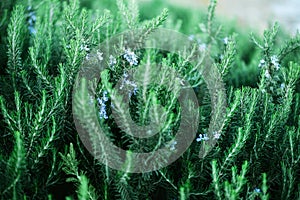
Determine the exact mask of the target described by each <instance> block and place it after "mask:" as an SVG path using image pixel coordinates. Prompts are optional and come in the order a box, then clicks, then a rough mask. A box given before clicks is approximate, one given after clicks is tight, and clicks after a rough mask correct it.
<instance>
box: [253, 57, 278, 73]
mask: <svg viewBox="0 0 300 200" xmlns="http://www.w3.org/2000/svg"><path fill="white" fill-rule="evenodd" d="M270 59H271V61H270V63H271V64H272V66H274V68H275V70H276V71H278V70H279V69H280V64H279V59H278V57H277V56H276V55H273V56H271V58H270ZM266 66H267V62H266V61H265V60H264V59H261V60H260V61H259V64H258V67H260V68H264V67H266Z"/></svg>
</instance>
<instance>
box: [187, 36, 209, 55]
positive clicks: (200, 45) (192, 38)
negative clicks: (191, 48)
mask: <svg viewBox="0 0 300 200" xmlns="http://www.w3.org/2000/svg"><path fill="white" fill-rule="evenodd" d="M188 39H189V40H190V41H196V42H197V44H198V50H199V51H200V52H204V51H205V50H206V48H207V45H206V44H205V43H203V42H202V41H201V39H199V38H198V39H197V38H196V36H195V35H190V36H189V37H188Z"/></svg>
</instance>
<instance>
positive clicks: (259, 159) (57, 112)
mask: <svg viewBox="0 0 300 200" xmlns="http://www.w3.org/2000/svg"><path fill="white" fill-rule="evenodd" d="M215 6H216V0H211V2H210V6H209V8H208V12H207V13H205V14H203V13H204V12H203V11H201V12H200V11H197V10H187V9H183V8H178V7H175V6H170V5H168V4H167V3H165V2H164V1H159V0H155V1H153V2H151V3H147V4H143V5H141V6H140V11H139V8H138V6H137V4H136V2H135V1H133V0H129V1H128V2H127V1H123V0H117V2H112V1H110V0H103V1H87V0H85V1H82V2H81V4H80V2H78V0H71V1H68V2H67V1H62V2H61V1H59V0H45V1H28V2H27V1H26V2H22V1H3V2H1V3H0V9H1V12H0V19H1V20H0V32H1V39H0V60H1V68H0V84H1V87H0V107H1V110H0V116H1V118H0V119H1V121H0V128H1V129H0V130H1V135H0V147H1V148H0V175H1V177H2V178H1V179H0V196H1V198H2V199H65V198H68V199H182V200H183V199H224V198H225V199H300V192H299V189H300V182H299V180H300V175H299V174H300V164H299V163H300V149H299V147H300V142H299V141H300V140H299V139H300V118H299V114H300V111H299V106H300V95H299V75H300V62H299V59H298V58H299V55H300V54H299V46H300V37H299V34H296V35H295V36H293V37H290V36H289V35H288V34H286V33H284V31H283V30H280V29H279V26H278V24H274V26H272V27H270V29H269V30H266V31H265V32H264V34H263V35H262V36H259V35H258V34H254V33H252V34H248V33H247V31H245V30H242V29H241V28H239V27H236V26H235V25H234V23H233V22H226V21H220V20H218V19H215V16H214V14H215V13H214V10H215ZM164 7H168V8H169V10H166V9H164ZM149 9H151V11H152V12H149ZM151 13H154V14H155V16H153V15H152V14H151ZM221 25H222V26H221ZM158 27H164V28H168V29H172V30H175V31H179V32H182V33H185V34H187V35H188V37H189V39H190V41H191V43H193V44H195V49H194V50H196V52H198V53H199V52H200V53H202V54H203V55H205V57H206V59H202V60H199V63H196V65H193V63H190V60H189V59H184V57H185V58H188V56H184V53H186V54H187V53H191V52H189V51H187V52H181V53H179V55H175V54H173V53H170V52H164V51H158V50H155V49H137V50H135V49H134V48H132V49H126V48H122V47H124V46H122V45H123V43H126V39H124V41H121V42H120V45H119V46H116V47H115V48H116V49H117V51H119V52H123V53H122V56H119V57H110V62H109V67H108V68H107V69H106V70H105V71H104V72H102V73H101V74H100V75H99V76H101V81H100V82H99V83H97V91H95V93H96V95H95V101H93V102H92V105H95V107H96V108H97V109H99V113H98V117H99V123H100V124H101V126H102V127H104V129H105V130H107V131H108V137H109V138H110V139H111V141H112V142H113V143H114V144H116V145H118V146H119V147H122V148H123V149H126V150H129V152H131V151H132V152H134V151H145V152H151V151H152V150H154V149H157V148H160V147H161V146H163V145H164V143H166V142H167V141H171V140H172V139H173V138H174V135H175V134H176V130H178V126H179V125H178V124H179V122H180V117H181V108H180V106H179V104H178V101H176V100H174V98H175V97H176V95H175V94H172V93H169V92H168V88H167V87H166V86H165V85H164V84H160V85H159V84H158V85H151V86H149V87H148V88H147V87H145V88H141V87H138V85H137V84H136V83H135V82H133V81H132V80H129V79H127V80H126V82H124V83H123V84H125V86H124V87H125V88H126V89H128V91H127V92H128V93H129V95H130V97H131V101H130V109H129V110H130V114H131V116H132V118H133V121H134V122H135V123H137V124H139V125H145V124H148V123H149V121H150V119H151V121H152V120H154V122H155V123H156V122H157V123H159V122H160V121H162V116H160V114H161V107H160V106H157V104H161V105H162V106H163V107H164V108H165V109H166V112H167V113H168V114H169V115H167V116H165V117H166V123H165V124H163V127H162V129H161V131H160V132H159V134H157V135H156V136H155V137H153V138H151V139H149V140H145V139H141V140H137V139H136V138H135V137H133V136H131V135H130V134H128V132H125V131H123V130H122V129H121V128H120V127H118V124H116V123H115V121H114V119H113V117H112V109H116V111H117V112H118V113H121V115H120V116H121V118H122V117H123V118H124V119H126V117H127V116H126V115H125V113H126V112H125V111H124V107H123V105H122V101H121V100H122V98H120V97H119V96H118V94H117V93H116V89H115V88H114V87H115V86H116V85H117V80H119V79H121V78H122V77H123V78H125V79H126V78H127V73H128V72H129V71H130V70H132V69H135V68H138V67H139V66H144V67H145V66H146V67H147V66H148V67H147V68H145V69H144V68H142V69H141V70H140V74H139V75H140V76H145V77H146V76H148V75H149V74H150V75H151V76H152V75H154V76H155V75H156V74H157V73H158V72H157V71H156V70H155V68H154V67H151V66H150V65H151V64H155V63H161V64H162V65H163V66H171V68H172V69H174V70H176V71H179V72H180V73H181V74H182V76H183V77H184V78H185V80H186V81H188V82H189V83H190V84H191V85H192V87H193V90H194V91H195V93H196V95H197V98H198V101H199V105H200V107H199V113H200V116H199V119H197V120H198V121H197V124H198V129H197V135H195V139H194V142H193V143H192V144H191V145H190V147H189V148H188V150H187V151H186V152H185V153H184V154H183V155H182V156H181V157H180V158H179V159H178V160H176V161H175V162H174V163H172V164H171V165H169V166H167V167H165V168H162V169H159V170H156V171H153V172H147V173H146V172H145V173H129V172H128V171H126V170H124V171H117V170H114V169H111V168H109V167H108V166H106V165H104V164H102V163H100V162H99V161H98V160H97V159H95V158H94V157H93V156H92V155H91V154H90V152H89V151H88V150H87V149H86V148H85V147H84V145H83V144H82V142H81V140H80V138H79V135H78V133H77V130H76V128H75V125H74V121H73V114H74V113H73V112H72V101H73V103H74V104H73V106H74V107H73V108H74V109H75V110H76V109H78V110H79V111H78V112H80V109H82V108H85V106H87V105H88V106H90V104H89V103H88V102H86V101H85V100H84V98H83V97H81V95H80V94H79V93H76V94H75V100H74V98H72V91H73V89H74V88H73V87H74V85H76V77H77V73H78V71H79V69H80V67H81V65H82V63H83V62H88V61H89V59H91V57H92V55H94V54H93V49H95V48H97V46H98V45H99V44H100V43H102V42H103V41H105V40H106V39H109V38H111V37H113V36H115V35H116V34H118V33H122V32H124V31H126V30H132V31H134V30H136V29H139V30H141V31H142V32H141V33H142V35H141V37H145V38H146V37H148V35H149V34H151V33H152V32H155V31H156V28H158ZM165 37H166V38H167V37H168V36H167V35H166V36H165ZM121 43H122V44H121ZM174 43H175V44H176V41H174ZM125 47H126V46H125ZM97 53H98V54H95V55H98V56H99V59H100V60H101V59H103V58H102V57H101V56H102V55H101V52H97ZM192 55H193V54H192V53H191V56H192ZM208 63H210V64H211V65H212V66H215V67H216V68H217V69H218V70H219V72H220V76H221V78H222V80H223V81H224V83H225V84H224V87H225V89H226V91H225V93H226V96H227V97H226V102H227V109H226V110H223V111H221V110H218V106H217V107H216V110H214V112H215V113H218V112H220V114H222V115H223V116H222V117H221V119H222V121H218V122H215V123H216V124H218V127H219V130H217V132H215V133H214V134H215V135H214V136H215V137H218V138H219V139H218V141H217V144H216V145H215V147H214V148H213V149H212V151H210V152H209V153H208V155H207V156H206V157H204V158H201V159H200V158H199V157H198V154H199V150H200V148H201V146H205V144H206V143H207V142H208V141H209V140H211V139H212V137H213V135H211V134H213V133H211V132H210V129H211V126H212V123H211V116H212V114H211V113H212V108H211V107H212V106H214V105H213V104H212V102H211V99H212V98H211V97H210V93H209V89H210V88H209V86H208V85H207V83H206V81H204V78H203V77H201V75H202V74H201V73H202V71H201V69H202V68H203V67H205V66H207V65H208ZM199 66H200V67H199ZM159 73H160V74H162V75H161V77H163V78H170V77H168V73H167V72H165V71H160V72H159ZM171 80H172V79H171ZM176 81H177V82H176ZM173 82H174V84H175V85H176V84H177V85H180V84H182V85H184V84H183V83H182V82H181V81H180V80H179V79H173ZM174 87H175V88H176V86H174ZM82 92H83V93H84V91H82ZM223 97H224V96H223ZM82 103H83V104H82ZM84 103H85V104H84ZM110 105H113V108H111V106H110ZM188 106H189V109H190V111H191V112H192V111H193V108H194V107H193V106H192V105H188ZM76 112H77V111H76ZM82 113H83V111H82ZM151 113H154V114H156V116H155V115H154V116H152V114H151ZM123 115H124V116H123ZM82 117H83V118H85V117H86V118H88V117H89V116H88V115H84V114H83V115H82ZM155 120H156V121H155ZM212 121H213V119H212ZM123 125H124V127H125V130H127V131H129V132H130V130H129V129H128V127H129V126H126V125H127V124H123ZM124 127H123V128H124ZM88 128H89V130H96V126H94V125H93V124H90V125H89V127H88ZM126 128H127V129H126ZM91 144H92V146H93V148H95V149H97V148H98V146H97V145H99V144H98V143H96V141H94V143H93V141H91ZM170 148H171V149H173V150H176V148H177V147H176V141H175V143H173V146H171V147H170ZM95 151H96V150H95ZM102 153H103V152H102ZM104 153H105V151H104ZM109 159H114V158H109ZM130 162H131V161H130V159H128V163H129V164H130ZM125 167H126V166H125ZM127 167H128V166H127Z"/></svg>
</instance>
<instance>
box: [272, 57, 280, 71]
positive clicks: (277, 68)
mask: <svg viewBox="0 0 300 200" xmlns="http://www.w3.org/2000/svg"><path fill="white" fill-rule="evenodd" d="M271 63H272V65H273V66H274V67H275V69H276V70H279V68H280V64H279V59H278V58H277V56H276V55H273V56H271Z"/></svg>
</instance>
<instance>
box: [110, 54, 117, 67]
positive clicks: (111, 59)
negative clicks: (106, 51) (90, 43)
mask: <svg viewBox="0 0 300 200" xmlns="http://www.w3.org/2000/svg"><path fill="white" fill-rule="evenodd" d="M116 64H117V59H116V58H115V57H113V56H112V55H110V56H109V66H111V67H113V66H114V65H116Z"/></svg>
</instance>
